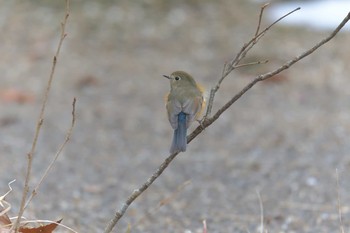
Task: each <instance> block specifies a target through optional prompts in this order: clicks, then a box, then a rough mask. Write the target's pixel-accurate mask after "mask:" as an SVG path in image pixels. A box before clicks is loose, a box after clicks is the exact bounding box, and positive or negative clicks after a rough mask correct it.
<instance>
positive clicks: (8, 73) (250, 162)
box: [0, 0, 350, 233]
mask: <svg viewBox="0 0 350 233" xmlns="http://www.w3.org/2000/svg"><path fill="white" fill-rule="evenodd" d="M259 8H260V6H259V5H257V4H256V3H255V4H254V3H251V2H248V1H244V0H236V1H234V2H232V1H229V0H219V1H215V2H214V1H199V0H192V1H183V0H181V1H176V2H175V1H169V2H165V1H160V0H147V1H143V2H142V3H141V2H138V3H137V2H136V1H127V0H123V1H104V2H98V1H82V0H80V1H73V3H72V6H71V16H70V18H69V23H68V26H67V33H68V36H67V38H66V40H65V42H64V45H63V48H62V51H61V52H62V53H61V55H60V57H59V62H58V66H57V71H56V77H55V80H54V83H53V86H52V90H51V93H50V98H49V103H48V106H47V112H46V115H45V121H44V125H43V130H42V134H41V136H40V139H39V142H38V146H37V153H36V154H35V158H34V164H33V175H32V186H33V185H35V184H36V183H37V182H38V180H39V178H40V176H41V174H42V173H43V172H44V170H45V169H46V167H47V166H48V164H49V163H50V161H51V160H52V158H53V156H54V154H55V151H56V150H57V148H58V146H59V145H60V144H61V143H62V142H63V140H64V136H65V133H66V131H67V129H68V127H69V125H70V121H71V102H72V99H73V97H77V112H76V118H77V119H76V126H75V128H74V133H73V136H72V139H71V141H70V142H69V144H68V145H67V146H66V148H65V150H64V152H63V153H62V154H61V156H60V157H59V159H58V161H57V163H56V164H55V166H54V168H53V170H52V172H51V173H50V175H49V176H48V177H47V179H46V180H45V182H44V184H43V185H42V186H41V188H40V190H39V194H38V196H36V198H35V199H34V200H33V202H32V203H31V205H30V206H29V208H28V210H27V212H26V213H25V217H27V218H29V219H51V220H56V219H58V218H61V217H63V219H64V220H63V223H64V224H66V225H68V226H70V227H72V228H74V229H75V230H77V231H78V232H101V231H102V229H103V228H104V227H105V225H106V223H107V222H108V221H109V219H110V218H111V217H112V216H113V213H114V211H115V209H116V208H119V207H120V206H121V203H122V202H123V201H125V199H126V198H127V196H128V195H129V194H130V193H131V192H132V190H133V189H135V188H137V187H138V186H139V185H140V184H142V183H143V182H144V181H145V180H146V177H148V176H150V174H151V173H152V172H153V171H154V170H155V169H156V168H157V166H158V165H159V164H160V163H161V162H162V161H163V160H164V158H165V157H166V156H167V155H168V149H169V146H170V143H171V137H172V129H171V127H170V125H169V123H168V120H167V118H166V113H165V106H164V101H163V96H164V95H165V94H166V92H167V91H168V90H169V83H168V81H167V80H166V79H164V78H162V76H161V75H162V74H170V73H171V72H172V71H174V70H185V71H187V72H189V73H191V74H192V75H193V76H194V77H195V78H196V80H197V81H198V82H201V83H202V84H203V85H204V86H205V87H207V88H208V89H209V88H210V87H211V86H213V85H214V83H215V82H216V80H217V79H218V77H219V76H220V74H221V69H222V66H223V63H224V62H225V61H226V60H228V59H230V58H231V57H232V56H233V55H234V54H235V53H236V52H237V51H238V50H239V49H240V47H241V46H242V45H243V43H244V42H246V41H247V40H248V39H249V38H250V36H251V35H252V34H253V33H254V32H255V27H256V21H257V18H258V13H259ZM63 11H64V6H63V1H52V2H50V3H48V1H43V0H41V1H1V2H0V28H1V29H2V30H1V31H2V33H1V36H0V37H1V44H0V53H1V58H0V61H1V62H0V69H1V71H2V72H1V78H0V158H1V163H0V177H1V180H0V181H1V182H0V194H1V195H2V194H3V193H5V192H6V191H7V183H8V182H9V181H11V180H13V179H17V181H16V182H15V184H13V188H14V190H13V192H12V193H11V194H10V195H8V197H7V201H8V202H10V203H11V204H12V210H11V213H10V215H11V216H15V215H16V213H17V211H18V207H19V201H20V198H21V190H22V187H23V180H24V174H25V170H26V164H27V160H26V153H27V152H28V151H29V150H30V147H31V143H32V138H33V135H34V130H35V124H36V119H37V117H38V114H39V111H40V105H41V101H42V94H43V92H44V90H45V86H46V82H47V78H48V75H49V73H50V66H51V61H52V56H53V54H54V51H55V48H56V44H57V42H58V38H59V30H60V28H59V22H60V20H61V18H62V16H63ZM263 24H264V25H267V22H264V23H263ZM327 34H328V32H315V31H312V30H311V29H305V28H304V29H303V28H289V27H288V28H286V27H282V26H277V27H275V28H274V29H272V30H271V31H270V32H269V33H268V35H266V37H265V38H264V39H263V40H262V41H261V42H260V43H259V45H258V46H257V47H256V48H254V49H253V50H252V51H251V53H250V54H249V55H248V56H247V59H246V61H247V62H250V61H256V60H265V59H268V60H269V61H270V62H269V63H268V64H265V65H259V66H254V67H248V68H244V69H243V68H242V69H240V70H237V71H235V72H234V73H232V74H231V75H230V76H229V77H228V78H227V80H225V82H224V83H223V86H222V88H221V89H220V93H219V94H218V96H217V99H216V101H215V106H214V110H215V109H218V108H219V107H220V106H221V105H222V104H224V103H225V102H226V101H227V100H228V99H229V98H230V97H231V96H233V95H234V94H235V93H237V92H238V91H240V90H241V88H242V87H243V86H244V85H245V84H246V83H248V82H249V81H250V80H251V79H253V78H254V77H255V76H256V75H258V74H261V73H264V72H267V71H271V70H272V69H274V68H277V67H278V66H280V65H281V64H283V62H285V61H287V60H289V59H291V58H293V57H294V56H296V55H298V54H300V53H301V52H302V51H304V50H305V49H308V48H309V47H311V46H312V45H313V44H315V43H316V42H318V41H319V40H320V39H321V38H323V37H325V36H326V35H327ZM349 40H350V34H349V33H341V34H340V35H338V36H337V37H336V38H335V39H334V40H332V41H331V42H330V43H329V44H327V45H326V46H324V47H322V48H321V49H320V50H319V51H317V52H316V53H315V54H313V55H312V56H310V57H308V58H306V59H305V60H303V61H301V62H300V63H298V64H297V65H295V66H293V67H292V68H291V69H289V70H288V71H285V72H283V73H282V74H280V75H279V76H278V77H277V78H275V79H273V80H271V81H267V82H265V83H261V84H259V85H257V86H256V87H254V88H253V89H252V90H251V91H249V92H248V93H247V94H246V95H245V96H243V97H242V98H241V99H240V100H239V101H238V102H237V103H236V104H234V106H233V107H232V108H230V109H229V110H228V111H226V112H225V113H224V114H223V115H222V117H221V118H220V119H219V120H218V121H216V122H215V124H213V125H212V126H210V127H209V128H208V129H206V130H205V131H204V133H202V134H201V135H200V136H199V137H197V138H196V139H195V140H194V141H193V142H192V143H191V144H190V145H189V147H188V151H186V153H183V154H180V155H179V156H178V157H177V158H176V159H175V161H174V162H173V163H172V164H171V165H170V167H169V168H168V169H167V170H166V171H165V172H164V173H163V175H162V176H161V177H160V178H159V179H158V180H157V181H156V182H155V183H154V184H153V185H152V186H151V188H150V189H149V190H147V191H146V192H145V193H144V194H143V195H142V196H141V197H140V198H139V199H137V201H136V202H135V203H133V204H132V205H131V207H130V208H129V210H128V211H127V213H126V215H125V216H124V218H123V219H122V220H121V221H120V223H119V224H118V228H119V231H118V230H115V231H114V232H117V231H118V232H125V230H126V227H127V224H131V230H132V231H131V232H142V233H146V232H152V233H153V232H186V233H188V232H193V233H197V232H202V230H201V229H202V220H203V219H205V220H206V221H207V225H208V233H217V232H259V226H260V207H259V200H258V195H257V190H258V191H259V193H260V195H261V199H262V204H263V207H264V224H265V227H266V229H267V230H268V232H317V233H320V232H327V233H329V232H337V231H339V226H340V224H339V220H338V204H337V200H338V198H337V193H339V194H340V199H341V210H342V213H343V225H344V227H345V230H346V231H348V230H349V228H350V205H349V204H350V184H349V183H348V181H349V178H350V172H349V167H350V157H349V154H348V153H349V149H350V143H349V140H348V135H349V134H350V113H349V110H348V109H349V102H350V91H349V90H348V88H347V86H348V83H349V80H348V79H347V78H348V77H349V73H350V68H349V59H350V56H349V54H350V47H349V46H347V45H348V44H349ZM336 169H338V171H339V183H340V184H339V188H337V179H336ZM160 203H165V204H164V205H161V204H160ZM59 232H65V231H64V230H60V231H59Z"/></svg>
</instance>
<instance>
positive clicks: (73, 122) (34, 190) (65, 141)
mask: <svg viewBox="0 0 350 233" xmlns="http://www.w3.org/2000/svg"><path fill="white" fill-rule="evenodd" d="M75 102H76V98H74V99H73V103H72V107H73V109H72V123H71V125H70V127H69V129H68V131H67V134H66V138H65V140H64V142H63V143H62V144H61V146H60V147H59V148H58V150H57V152H56V154H55V156H54V158H53V160H52V161H51V163H50V164H49V166H48V167H47V168H46V170H45V172H44V174H43V176H42V177H41V179H40V180H39V182H38V184H37V185H36V186H35V188H34V189H33V191H32V193H31V195H30V196H29V198H28V200H27V202H26V204H25V206H24V209H26V208H27V206H28V205H29V203H30V202H31V201H32V199H33V198H34V196H35V195H36V194H37V193H38V189H39V187H40V185H41V184H42V182H43V181H44V179H45V178H46V176H47V175H48V174H49V172H50V170H51V169H52V167H53V165H54V164H55V162H56V160H57V158H58V156H59V155H60V154H61V152H62V150H63V148H64V147H65V146H66V144H67V142H68V141H69V140H70V137H71V135H72V132H73V128H74V124H75Z"/></svg>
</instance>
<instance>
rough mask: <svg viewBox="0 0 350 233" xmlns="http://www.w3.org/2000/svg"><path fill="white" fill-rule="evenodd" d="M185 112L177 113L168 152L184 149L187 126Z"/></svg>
mask: <svg viewBox="0 0 350 233" xmlns="http://www.w3.org/2000/svg"><path fill="white" fill-rule="evenodd" d="M186 117H187V116H186V114H185V113H184V112H180V113H179V115H178V126H177V129H175V130H174V136H173V142H172V144H171V148H170V153H171V154H173V153H175V152H180V151H186V146H187V138H186V135H187V127H186Z"/></svg>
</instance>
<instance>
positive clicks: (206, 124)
mask: <svg viewBox="0 0 350 233" xmlns="http://www.w3.org/2000/svg"><path fill="white" fill-rule="evenodd" d="M296 10H298V8H297V9H296ZM296 10H294V11H296ZM294 11H293V12H294ZM289 14H290V13H289ZM279 20H280V19H279ZM349 20H350V12H349V14H348V15H347V16H346V17H345V18H344V19H343V21H342V22H341V23H340V24H339V26H338V27H337V28H336V29H335V30H334V31H333V32H332V33H331V34H330V35H329V36H328V37H326V38H325V39H323V40H321V41H320V42H319V43H317V44H316V45H315V46H314V47H312V48H310V49H308V50H306V51H305V52H303V53H302V54H300V55H299V56H297V57H295V58H294V59H292V60H290V61H288V62H286V63H285V64H284V65H282V66H280V67H279V68H277V69H276V70H274V71H271V72H268V73H266V74H263V75H259V76H258V77H256V78H255V79H254V80H253V81H252V82H250V83H249V84H248V85H246V86H245V87H244V88H243V89H242V90H241V91H240V92H239V93H238V94H236V95H235V96H234V97H232V99H231V100H229V101H228V102H227V103H226V104H225V105H224V106H222V107H221V108H220V109H219V110H218V111H217V112H216V113H215V114H214V116H213V117H211V118H205V119H204V120H203V121H202V124H201V125H200V126H198V127H197V128H196V129H195V130H194V131H193V132H192V133H191V134H190V135H189V136H187V143H190V142H191V141H192V140H193V139H194V138H196V137H197V136H198V135H199V134H200V133H201V132H202V131H203V130H204V129H206V128H207V127H209V126H210V125H211V124H212V123H213V122H215V121H216V120H217V119H218V118H219V117H220V115H221V114H222V113H223V112H224V111H226V110H227V109H228V108H229V107H230V106H231V105H232V104H233V103H234V102H236V101H237V100H238V99H239V98H240V97H241V96H242V95H244V94H245V93H246V92H247V91H248V90H249V89H251V88H252V87H253V86H254V85H255V84H257V83H258V82H260V81H263V80H266V79H269V78H271V77H273V76H274V75H276V74H278V73H280V72H282V71H283V70H286V69H288V68H289V67H291V66H292V65H294V64H295V63H296V62H298V61H300V60H301V59H303V58H305V57H306V56H308V55H310V54H311V53H313V52H314V51H315V50H316V49H318V48H319V47H321V46H322V45H324V44H325V43H327V42H328V41H330V40H331V39H332V38H333V37H334V36H335V35H336V34H337V33H338V32H339V31H340V29H342V28H343V27H344V25H345V24H346V23H347V22H348V21H349ZM276 23H277V21H276V22H275V23H273V24H272V25H270V26H269V27H268V28H267V29H265V30H264V31H263V32H261V33H259V34H258V36H259V35H263V33H265V32H266V31H267V30H268V29H269V28H271V27H272V26H273V25H274V24H276ZM249 43H252V42H249ZM243 50H244V49H242V51H243ZM240 53H241V52H240ZM220 80H221V79H220ZM177 154H178V153H174V154H171V155H169V156H168V157H167V158H166V159H165V160H164V162H163V163H162V164H161V165H160V166H159V167H158V168H157V170H156V171H155V172H154V173H153V174H152V175H151V177H149V178H148V179H147V181H146V182H145V183H144V184H142V185H141V186H140V188H138V189H135V190H134V191H133V192H132V193H131V194H130V196H129V197H128V198H127V200H126V201H125V202H124V204H123V205H122V207H121V208H120V209H119V210H118V211H117V212H116V213H115V215H114V217H113V218H112V219H111V220H110V222H109V223H108V225H107V227H106V229H105V230H104V232H105V233H109V232H111V231H112V229H113V228H114V226H115V225H116V224H117V222H118V221H119V220H120V218H121V217H122V216H123V215H124V214H125V212H126V210H127V209H128V207H129V206H130V204H131V203H132V202H133V201H134V200H135V199H136V198H137V197H138V196H140V194H141V193H142V192H144V191H145V190H146V189H147V188H148V187H149V186H151V184H152V183H153V182H154V181H155V180H156V179H157V178H158V177H159V176H160V175H161V174H162V173H163V171H164V170H165V169H166V168H167V167H168V165H169V164H170V163H171V161H172V160H173V159H174V158H175V157H176V156H177Z"/></svg>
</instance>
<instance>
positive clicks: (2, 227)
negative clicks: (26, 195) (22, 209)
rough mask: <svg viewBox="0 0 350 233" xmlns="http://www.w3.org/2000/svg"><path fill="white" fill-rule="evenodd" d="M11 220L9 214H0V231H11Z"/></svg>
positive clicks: (4, 232)
mask: <svg viewBox="0 0 350 233" xmlns="http://www.w3.org/2000/svg"><path fill="white" fill-rule="evenodd" d="M11 224H12V223H11V220H10V218H9V217H8V216H7V214H6V213H5V214H3V215H1V216H0V233H9V232H10V228H11Z"/></svg>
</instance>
